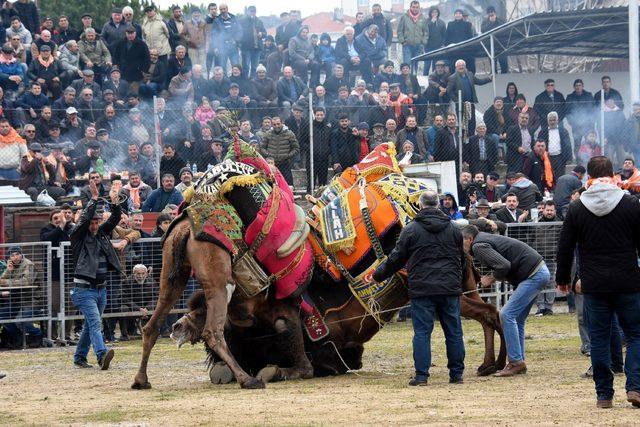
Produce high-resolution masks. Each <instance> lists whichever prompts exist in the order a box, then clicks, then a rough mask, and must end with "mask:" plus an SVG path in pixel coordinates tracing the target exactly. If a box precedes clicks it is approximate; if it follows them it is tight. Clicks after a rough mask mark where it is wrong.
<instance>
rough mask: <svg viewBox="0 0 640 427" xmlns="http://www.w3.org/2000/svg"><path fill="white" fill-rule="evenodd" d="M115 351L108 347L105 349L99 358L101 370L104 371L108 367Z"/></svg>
mask: <svg viewBox="0 0 640 427" xmlns="http://www.w3.org/2000/svg"><path fill="white" fill-rule="evenodd" d="M115 354H116V353H115V351H113V349H111V348H110V349H109V350H107V352H106V353H105V354H104V355H103V356H102V359H100V362H99V365H100V369H101V370H103V371H106V370H107V369H109V364H110V363H111V359H113V356H114V355H115Z"/></svg>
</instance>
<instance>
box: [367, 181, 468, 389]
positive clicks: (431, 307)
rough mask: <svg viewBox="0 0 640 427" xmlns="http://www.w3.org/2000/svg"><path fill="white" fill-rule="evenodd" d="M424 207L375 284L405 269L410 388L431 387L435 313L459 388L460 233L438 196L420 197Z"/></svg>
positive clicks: (461, 366)
mask: <svg viewBox="0 0 640 427" xmlns="http://www.w3.org/2000/svg"><path fill="white" fill-rule="evenodd" d="M420 207H421V209H422V210H421V211H420V212H419V213H418V215H416V217H415V218H414V220H413V221H411V222H410V223H409V224H407V226H406V227H404V228H403V229H402V232H401V233H400V237H399V238H398V242H397V243H396V247H395V248H394V249H393V251H392V252H391V254H389V257H388V258H387V259H386V261H384V262H383V263H382V264H380V266H378V268H377V269H376V271H375V272H374V273H373V277H372V280H375V281H378V282H380V281H383V280H385V279H387V278H388V277H391V275H393V274H394V273H396V272H397V271H399V270H400V269H402V268H403V267H405V265H406V269H407V272H408V276H409V281H408V283H409V298H411V320H412V322H413V330H414V336H413V360H414V363H415V369H416V376H415V378H414V379H412V380H411V381H410V382H409V385H413V386H417V385H427V379H428V378H429V367H430V366H431V332H432V331H433V323H434V319H435V316H436V314H437V316H438V319H439V320H440V325H441V326H442V329H443V331H444V335H445V343H446V346H447V359H448V363H447V367H448V368H449V382H450V383H454V384H459V383H462V374H463V371H464V356H465V351H464V342H463V338H462V325H461V323H460V294H461V292H462V279H463V275H464V271H465V269H466V258H465V254H464V249H463V243H462V234H461V233H460V231H459V230H458V229H457V228H456V226H455V225H453V224H452V223H451V220H450V219H449V218H448V217H447V216H446V215H445V214H443V213H442V212H441V211H440V209H438V195H437V193H435V192H434V191H426V192H424V193H423V194H422V195H421V196H420Z"/></svg>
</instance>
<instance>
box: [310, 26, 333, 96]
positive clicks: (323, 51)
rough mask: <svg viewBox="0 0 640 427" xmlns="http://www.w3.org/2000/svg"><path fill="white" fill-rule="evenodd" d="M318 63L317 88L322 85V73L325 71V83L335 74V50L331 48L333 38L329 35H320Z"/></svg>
mask: <svg viewBox="0 0 640 427" xmlns="http://www.w3.org/2000/svg"><path fill="white" fill-rule="evenodd" d="M316 56H317V57H316V61H317V62H318V68H319V69H318V81H317V82H314V83H316V86H317V85H318V84H320V74H319V72H320V71H324V75H325V81H326V79H327V78H329V76H331V73H332V72H333V67H334V65H335V62H336V55H335V49H334V48H333V46H331V36H330V35H329V34H328V33H322V34H321V35H320V44H319V45H318V47H317V55H316Z"/></svg>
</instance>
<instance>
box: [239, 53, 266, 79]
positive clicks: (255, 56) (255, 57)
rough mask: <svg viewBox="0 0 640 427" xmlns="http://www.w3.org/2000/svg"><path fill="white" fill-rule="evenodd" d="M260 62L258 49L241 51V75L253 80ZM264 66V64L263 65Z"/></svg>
mask: <svg viewBox="0 0 640 427" xmlns="http://www.w3.org/2000/svg"><path fill="white" fill-rule="evenodd" d="M259 62H260V50H259V49H253V50H249V49H243V50H242V75H243V76H244V77H250V78H254V77H255V76H256V67H257V66H258V63H259ZM265 66H266V64H265Z"/></svg>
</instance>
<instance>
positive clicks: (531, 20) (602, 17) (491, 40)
mask: <svg viewBox="0 0 640 427" xmlns="http://www.w3.org/2000/svg"><path fill="white" fill-rule="evenodd" d="M639 25H640V23H639ZM492 44H493V46H492ZM482 50H484V52H482ZM492 51H493V52H494V55H493V56H494V58H493V59H494V60H495V58H498V57H500V56H503V55H529V54H534V55H535V54H548V55H568V56H582V57H597V58H628V57H629V10H628V8H627V7H609V8H600V9H583V10H572V11H564V12H541V13H533V14H531V15H527V16H524V17H522V18H519V19H516V20H514V21H511V22H507V23H505V24H503V25H500V26H499V27H497V28H494V29H493V30H491V31H488V32H486V33H483V34H480V35H478V36H476V37H473V38H471V39H469V40H465V41H464V42H460V43H456V44H453V45H449V46H445V47H443V48H440V49H437V50H434V51H431V52H429V53H425V54H422V55H420V56H417V57H415V58H413V59H414V60H425V59H433V58H438V57H443V56H451V55H455V54H459V55H460V56H461V57H464V56H477V57H480V56H485V54H486V56H489V57H491V56H492V55H491V52H492Z"/></svg>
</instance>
